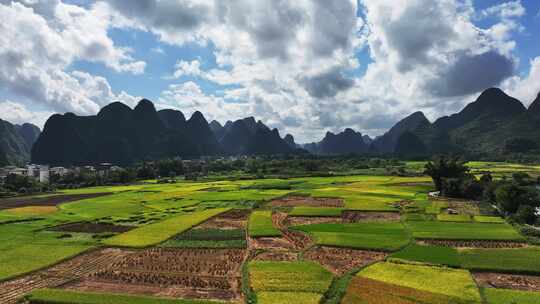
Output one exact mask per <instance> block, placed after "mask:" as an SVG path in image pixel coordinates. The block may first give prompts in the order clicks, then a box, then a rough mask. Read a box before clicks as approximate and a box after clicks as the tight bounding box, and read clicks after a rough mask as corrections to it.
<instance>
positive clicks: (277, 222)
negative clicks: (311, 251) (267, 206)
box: [272, 212, 312, 250]
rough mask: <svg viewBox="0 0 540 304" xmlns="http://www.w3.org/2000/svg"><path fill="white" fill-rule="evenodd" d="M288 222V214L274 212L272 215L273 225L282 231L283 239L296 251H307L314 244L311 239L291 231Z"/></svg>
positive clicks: (298, 232)
mask: <svg viewBox="0 0 540 304" xmlns="http://www.w3.org/2000/svg"><path fill="white" fill-rule="evenodd" d="M286 221H287V213H284V212H274V213H272V223H273V224H274V227H276V228H277V229H279V231H281V234H283V237H284V238H285V239H286V240H287V241H289V243H291V244H292V245H293V247H294V248H295V249H300V250H302V249H305V248H307V247H309V246H310V245H311V243H312V241H311V238H310V237H309V236H308V235H307V234H304V233H302V232H300V231H293V230H289V229H288V227H287V225H285V222H286Z"/></svg>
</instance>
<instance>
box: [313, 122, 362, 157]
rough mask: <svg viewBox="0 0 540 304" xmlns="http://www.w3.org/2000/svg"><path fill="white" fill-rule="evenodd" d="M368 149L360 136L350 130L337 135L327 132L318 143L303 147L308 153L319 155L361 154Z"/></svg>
mask: <svg viewBox="0 0 540 304" xmlns="http://www.w3.org/2000/svg"><path fill="white" fill-rule="evenodd" d="M368 147H369V145H368V144H366V143H365V142H364V137H363V136H362V134H361V133H359V132H355V131H354V130H353V129H350V128H347V129H345V130H344V131H343V132H341V133H338V134H334V133H332V132H327V133H326V135H325V136H324V138H323V139H322V140H321V141H320V142H319V143H313V144H308V145H305V146H304V148H305V149H306V150H308V151H309V152H311V153H313V154H321V155H339V154H362V153H365V152H367V150H368Z"/></svg>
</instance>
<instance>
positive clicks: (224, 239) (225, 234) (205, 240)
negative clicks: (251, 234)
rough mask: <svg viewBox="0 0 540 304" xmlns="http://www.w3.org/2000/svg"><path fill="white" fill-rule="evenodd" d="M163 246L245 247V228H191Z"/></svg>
mask: <svg viewBox="0 0 540 304" xmlns="http://www.w3.org/2000/svg"><path fill="white" fill-rule="evenodd" d="M161 246H163V247H183V248H245V247H246V246H247V242H246V231H245V230H243V229H215V228H205V229H190V230H188V231H186V232H184V233H181V234H179V235H177V236H176V237H173V238H171V239H169V240H168V241H166V242H165V243H163V244H162V245H161Z"/></svg>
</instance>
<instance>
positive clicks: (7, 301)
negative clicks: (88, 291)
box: [0, 249, 131, 304]
mask: <svg viewBox="0 0 540 304" xmlns="http://www.w3.org/2000/svg"><path fill="white" fill-rule="evenodd" d="M129 254H131V252H130V251H125V250H120V249H101V250H96V251H92V252H88V253H84V254H82V255H79V256H77V257H75V258H73V259H71V260H68V261H65V262H62V263H60V264H57V265H55V266H53V267H51V268H48V269H45V270H41V271H38V272H35V273H33V274H29V275H26V276H23V277H20V278H17V279H13V280H10V281H6V282H2V283H0V304H14V303H17V300H18V299H19V298H21V297H22V296H24V295H25V294H27V293H29V292H31V291H32V290H35V289H39V288H53V287H59V286H61V285H64V284H66V283H68V282H71V281H73V280H78V279H80V278H83V277H85V276H88V275H91V274H93V273H96V272H98V271H100V270H103V269H106V268H107V267H109V266H110V265H112V264H113V263H115V262H117V261H119V260H121V259H122V258H124V257H125V256H127V255H129Z"/></svg>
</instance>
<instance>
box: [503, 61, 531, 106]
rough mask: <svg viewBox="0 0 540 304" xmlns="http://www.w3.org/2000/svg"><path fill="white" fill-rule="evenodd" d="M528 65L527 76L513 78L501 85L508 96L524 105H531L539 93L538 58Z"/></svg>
mask: <svg viewBox="0 0 540 304" xmlns="http://www.w3.org/2000/svg"><path fill="white" fill-rule="evenodd" d="M529 65H530V67H529V74H528V75H525V76H523V77H520V76H513V77H511V78H509V79H508V80H506V81H505V82H504V83H503V85H502V87H503V89H504V90H506V91H507V93H508V94H510V95H511V96H514V97H516V98H518V99H519V100H521V101H522V102H523V103H524V104H525V105H529V104H530V103H532V102H533V101H534V99H535V98H536V96H537V95H538V93H540V56H539V57H536V58H533V59H532V60H531V61H530V62H529Z"/></svg>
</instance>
